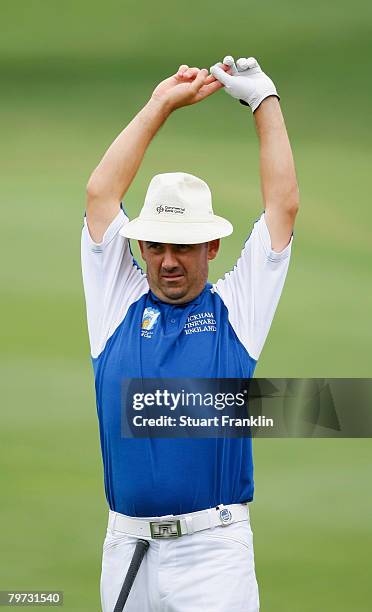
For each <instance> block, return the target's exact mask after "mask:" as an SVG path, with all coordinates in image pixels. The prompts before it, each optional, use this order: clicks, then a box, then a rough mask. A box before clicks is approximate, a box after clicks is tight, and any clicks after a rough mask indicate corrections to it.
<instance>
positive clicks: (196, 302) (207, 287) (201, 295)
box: [149, 283, 211, 308]
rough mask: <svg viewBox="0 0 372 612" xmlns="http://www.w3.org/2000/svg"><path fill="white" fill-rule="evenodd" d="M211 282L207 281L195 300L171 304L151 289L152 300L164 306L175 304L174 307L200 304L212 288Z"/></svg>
mask: <svg viewBox="0 0 372 612" xmlns="http://www.w3.org/2000/svg"><path fill="white" fill-rule="evenodd" d="M210 287H211V284H210V283H206V284H205V286H204V289H203V290H202V291H201V292H200V293H199V295H197V296H196V297H195V298H194V299H193V300H191V301H190V302H184V303H183V304H170V303H169V302H163V301H162V300H161V299H160V298H158V297H157V296H156V295H155V293H153V292H152V291H151V289H150V290H149V294H150V297H151V300H152V301H153V302H154V303H155V304H162V305H164V306H174V307H177V306H178V307H180V308H186V307H187V306H191V305H192V306H198V305H199V304H200V302H201V301H202V299H203V297H204V295H205V293H206V292H207V291H208V290H209V289H210Z"/></svg>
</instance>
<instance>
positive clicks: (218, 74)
mask: <svg viewBox="0 0 372 612" xmlns="http://www.w3.org/2000/svg"><path fill="white" fill-rule="evenodd" d="M221 66H222V65H221V64H215V65H214V66H211V68H210V73H211V74H213V76H214V77H215V78H216V79H217V80H218V81H219V82H220V83H222V84H223V85H228V84H229V83H230V82H231V79H232V78H233V77H232V76H231V74H228V73H227V72H225V71H224V70H223V68H222V67H221Z"/></svg>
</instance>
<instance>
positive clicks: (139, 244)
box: [137, 240, 146, 261]
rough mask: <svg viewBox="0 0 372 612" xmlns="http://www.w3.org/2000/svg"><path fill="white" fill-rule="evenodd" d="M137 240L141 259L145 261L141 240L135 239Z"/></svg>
mask: <svg viewBox="0 0 372 612" xmlns="http://www.w3.org/2000/svg"><path fill="white" fill-rule="evenodd" d="M137 242H138V246H139V248H140V251H141V255H142V259H143V260H144V261H146V258H145V249H144V244H143V240H137Z"/></svg>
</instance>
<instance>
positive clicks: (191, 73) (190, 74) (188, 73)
mask: <svg viewBox="0 0 372 612" xmlns="http://www.w3.org/2000/svg"><path fill="white" fill-rule="evenodd" d="M199 72H200V68H196V67H194V68H187V69H186V70H184V72H183V75H182V77H183V78H184V79H195V77H196V76H197V75H198V74H199Z"/></svg>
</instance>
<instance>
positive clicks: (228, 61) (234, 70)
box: [223, 55, 238, 74]
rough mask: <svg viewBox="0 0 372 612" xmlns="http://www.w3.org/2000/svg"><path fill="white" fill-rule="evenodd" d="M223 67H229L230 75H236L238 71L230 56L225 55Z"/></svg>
mask: <svg viewBox="0 0 372 612" xmlns="http://www.w3.org/2000/svg"><path fill="white" fill-rule="evenodd" d="M223 63H224V64H225V66H228V67H229V70H230V74H238V69H237V67H236V64H235V60H234V58H233V57H232V56H231V55H226V57H224V59H223Z"/></svg>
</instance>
